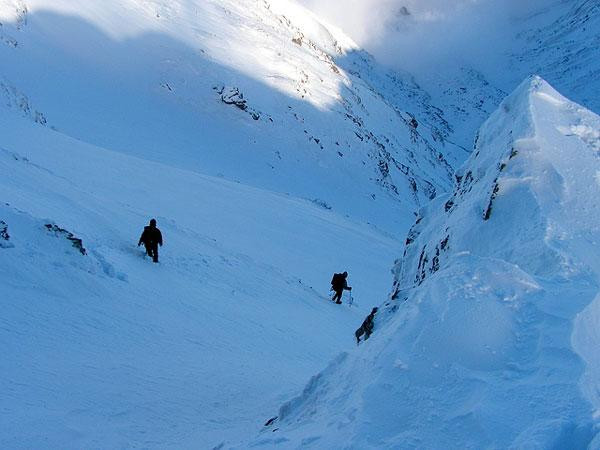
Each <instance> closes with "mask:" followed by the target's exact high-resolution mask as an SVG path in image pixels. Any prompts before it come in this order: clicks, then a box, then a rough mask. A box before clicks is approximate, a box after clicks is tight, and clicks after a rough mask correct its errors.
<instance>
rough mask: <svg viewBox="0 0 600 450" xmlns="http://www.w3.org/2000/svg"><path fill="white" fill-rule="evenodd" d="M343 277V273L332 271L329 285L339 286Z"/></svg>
mask: <svg viewBox="0 0 600 450" xmlns="http://www.w3.org/2000/svg"><path fill="white" fill-rule="evenodd" d="M343 278H344V275H342V274H341V273H334V274H333V277H332V278H331V285H332V286H333V287H337V286H340V285H341V284H342V283H343V281H342V280H343Z"/></svg>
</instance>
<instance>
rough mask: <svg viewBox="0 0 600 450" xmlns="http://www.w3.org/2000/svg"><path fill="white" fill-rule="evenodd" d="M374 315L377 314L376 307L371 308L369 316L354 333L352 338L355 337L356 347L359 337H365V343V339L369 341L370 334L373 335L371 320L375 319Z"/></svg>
mask: <svg viewBox="0 0 600 450" xmlns="http://www.w3.org/2000/svg"><path fill="white" fill-rule="evenodd" d="M375 314H377V307H375V308H373V310H372V311H371V314H369V315H368V316H367V318H366V319H365V320H364V322H363V323H362V325H361V326H360V328H359V329H358V330H356V332H355V333H354V336H356V345H358V344H359V343H360V337H361V336H362V335H363V334H364V335H365V339H364V340H365V341H366V340H367V339H369V336H371V333H373V327H374V323H373V319H375Z"/></svg>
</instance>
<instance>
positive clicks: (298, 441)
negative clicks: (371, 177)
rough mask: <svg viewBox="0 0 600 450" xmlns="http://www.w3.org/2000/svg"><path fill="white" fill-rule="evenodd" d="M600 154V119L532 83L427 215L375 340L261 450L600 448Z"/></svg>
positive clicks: (335, 367) (323, 383) (500, 113)
mask: <svg viewBox="0 0 600 450" xmlns="http://www.w3.org/2000/svg"><path fill="white" fill-rule="evenodd" d="M599 150H600V118H598V117H597V116H596V115H594V114H593V113H591V112H589V111H587V110H585V109H583V108H582V107H580V106H578V105H576V104H574V103H572V102H570V101H568V100H567V99H565V98H564V97H562V96H561V95H560V94H558V93H557V92H556V91H555V90H554V89H552V88H551V87H550V86H549V85H548V84H547V83H546V82H544V81H543V80H542V79H540V78H537V77H534V78H531V79H528V80H527V81H525V82H524V83H523V84H522V85H521V86H520V87H519V88H518V89H517V90H516V91H515V92H514V93H513V94H512V95H510V96H509V97H508V98H507V99H506V100H505V101H504V102H503V103H502V104H501V106H500V108H499V109H498V110H497V111H496V112H495V113H494V114H493V115H492V116H491V117H490V119H489V120H488V121H487V122H486V123H485V124H484V126H483V127H482V128H481V130H480V133H479V135H478V138H477V140H476V145H475V150H474V152H473V155H472V156H471V158H470V159H469V161H468V162H467V163H466V164H465V166H464V167H463V168H462V170H461V171H460V172H459V173H458V174H457V176H456V186H455V189H454V192H453V193H452V194H451V195H448V196H446V198H440V199H438V200H436V201H435V202H434V203H433V204H432V205H430V206H429V207H428V208H427V209H426V210H424V211H422V212H421V215H420V217H419V219H418V221H417V223H416V224H415V226H414V227H413V228H412V230H411V232H410V234H409V237H408V239H407V245H406V250H405V254H404V257H403V258H402V261H400V262H399V263H398V265H397V267H396V283H395V286H394V291H393V293H392V296H391V299H390V300H389V301H388V302H387V303H386V308H385V310H384V311H383V312H382V314H380V315H379V317H378V322H377V326H376V332H375V335H374V336H373V337H372V338H371V340H370V341H368V342H367V343H366V345H363V346H361V347H360V348H359V349H358V350H357V351H356V352H353V353H350V354H343V355H341V356H340V357H338V358H337V359H336V360H335V361H334V362H333V363H332V364H331V365H330V367H329V368H328V369H327V370H325V371H324V372H322V373H321V374H319V375H317V376H316V377H314V378H313V379H312V380H311V382H310V383H309V384H308V386H307V387H306V388H305V390H304V392H303V393H302V394H301V395H300V396H299V397H297V398H296V399H294V400H292V401H291V402H289V403H287V404H285V405H284V406H283V407H282V408H281V410H280V413H279V416H280V417H279V419H278V421H276V422H275V423H274V424H273V425H272V426H271V427H269V428H268V429H266V430H265V432H264V434H263V435H262V436H261V437H260V438H259V439H258V440H256V441H255V442H254V443H255V444H257V445H260V444H264V445H271V444H272V443H273V442H275V441H274V440H277V442H278V443H280V444H283V445H287V446H289V447H298V446H303V445H306V446H309V447H310V446H311V445H313V446H314V447H319V448H333V447H336V448H346V447H348V448H407V447H421V448H457V447H461V448H465V447H479V448H481V447H492V448H507V447H510V446H515V447H517V448H523V447H528V448H539V447H541V448H567V447H569V448H585V447H588V446H592V447H595V446H597V445H598V441H597V440H596V441H594V442H592V441H593V439H594V436H595V435H596V433H597V428H596V427H597V419H596V417H597V413H596V412H597V409H598V406H600V402H599V401H598V394H597V392H598V380H599V379H600V378H599V376H598V375H600V372H599V371H598V366H599V364H598V351H597V349H598V345H599V344H600V342H599V339H598V337H599V333H598V332H597V331H596V330H597V328H598V316H599V311H600V302H599V301H598V298H599V297H598V273H599V272H600V265H599V264H598V257H597V255H598V254H599V253H600V252H599V250H600V248H599V246H600V227H599V226H598V223H600V209H599V208H598V198H599V197H600V180H599V178H598V174H599V173H600V159H599V158H598V151H599ZM275 429H277V431H275Z"/></svg>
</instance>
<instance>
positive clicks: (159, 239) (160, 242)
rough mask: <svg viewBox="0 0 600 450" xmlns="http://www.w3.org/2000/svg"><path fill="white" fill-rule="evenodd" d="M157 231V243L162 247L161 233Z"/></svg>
mask: <svg viewBox="0 0 600 450" xmlns="http://www.w3.org/2000/svg"><path fill="white" fill-rule="evenodd" d="M157 231H158V243H159V244H160V246H161V247H162V244H163V240H162V233H161V232H160V230H157Z"/></svg>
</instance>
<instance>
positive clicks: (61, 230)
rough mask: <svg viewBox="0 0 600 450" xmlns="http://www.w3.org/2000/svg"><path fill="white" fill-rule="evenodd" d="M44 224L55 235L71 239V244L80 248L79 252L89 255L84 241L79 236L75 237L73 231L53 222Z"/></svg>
mask: <svg viewBox="0 0 600 450" xmlns="http://www.w3.org/2000/svg"><path fill="white" fill-rule="evenodd" d="M44 226H45V227H46V228H47V229H48V231H51V232H53V233H54V235H55V236H58V237H64V238H65V239H67V240H69V241H71V244H72V245H73V247H74V248H76V249H77V250H79V253H81V254H82V255H84V256H85V255H87V250H86V249H85V248H84V247H83V241H82V240H81V239H79V238H78V237H75V235H74V234H73V233H71V232H70V231H67V230H65V229H64V228H60V227H59V226H58V225H56V224H53V223H47V224H46V225H44Z"/></svg>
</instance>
